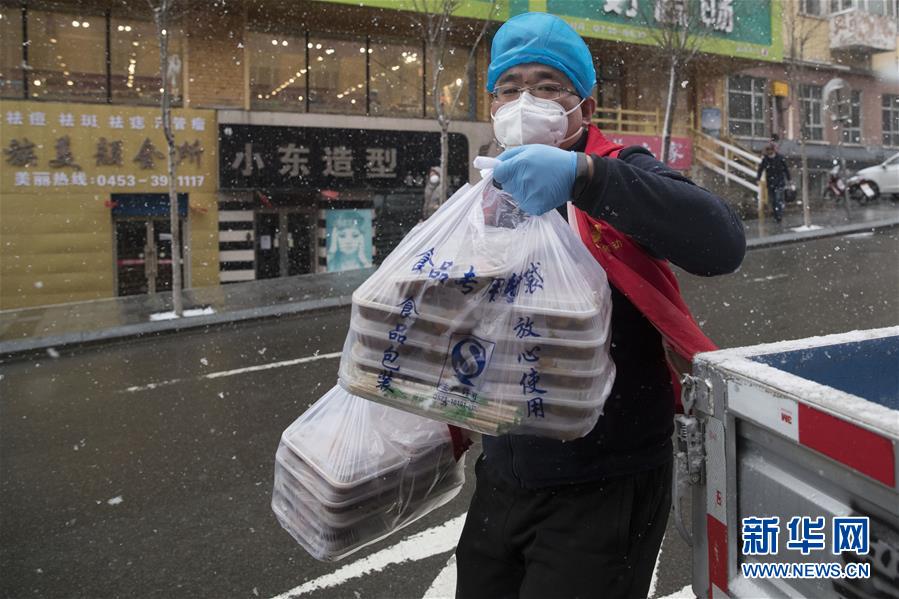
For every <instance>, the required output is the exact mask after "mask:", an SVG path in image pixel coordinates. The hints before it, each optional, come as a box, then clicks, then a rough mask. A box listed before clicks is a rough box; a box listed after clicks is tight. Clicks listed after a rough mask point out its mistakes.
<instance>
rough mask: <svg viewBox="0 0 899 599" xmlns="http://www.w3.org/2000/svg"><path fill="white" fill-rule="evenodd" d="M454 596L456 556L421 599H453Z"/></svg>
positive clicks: (453, 555) (451, 557) (453, 556)
mask: <svg viewBox="0 0 899 599" xmlns="http://www.w3.org/2000/svg"><path fill="white" fill-rule="evenodd" d="M455 596H456V554H455V553H454V554H452V555H451V556H450V558H449V561H448V562H446V565H445V566H444V567H443V570H441V571H440V574H438V575H437V578H435V579H434V582H432V583H431V586H430V587H428V590H427V591H425V594H424V597H422V599H453V598H454V597H455Z"/></svg>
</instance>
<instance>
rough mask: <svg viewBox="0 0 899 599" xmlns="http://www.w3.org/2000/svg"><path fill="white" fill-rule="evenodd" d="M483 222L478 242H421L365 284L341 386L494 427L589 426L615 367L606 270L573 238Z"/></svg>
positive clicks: (559, 433) (481, 427)
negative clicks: (554, 238) (548, 238)
mask: <svg viewBox="0 0 899 599" xmlns="http://www.w3.org/2000/svg"><path fill="white" fill-rule="evenodd" d="M558 220H559V221H560V222H562V219H561V218H559V219H558ZM426 224H427V223H426ZM477 225H478V226H479V227H480V229H479V232H478V233H477V234H474V235H469V236H468V237H469V238H471V239H472V240H473V241H472V242H471V243H468V244H466V243H463V242H460V241H459V240H460V239H461V240H464V239H466V235H457V236H456V237H450V238H449V239H446V240H444V241H443V244H442V245H440V244H438V243H437V242H436V241H435V240H434V239H432V238H431V239H428V238H422V239H419V240H417V248H416V249H415V250H413V251H409V252H407V256H406V257H405V259H403V257H396V256H395V254H396V252H395V254H392V255H391V257H390V259H389V260H388V261H385V263H384V265H382V267H381V268H380V269H379V270H378V272H377V273H375V275H374V276H372V277H371V278H370V279H368V281H366V282H365V283H364V284H363V285H362V286H361V287H359V289H357V290H356V292H355V293H354V294H353V308H352V316H351V320H350V333H349V335H348V336H347V341H346V344H345V346H344V351H343V356H342V359H341V365H340V374H339V377H340V384H341V385H342V386H343V387H344V388H346V389H347V390H349V391H350V392H351V393H353V394H356V395H359V396H361V397H365V398H367V399H371V400H373V401H377V402H380V403H383V404H386V405H390V406H394V407H397V408H400V409H403V410H406V411H409V412H413V413H416V414H420V415H422V416H426V417H428V418H433V419H437V420H440V421H443V422H446V423H450V424H454V425H458V426H460V427H462V428H465V429H468V430H473V431H477V432H481V433H486V434H490V435H497V434H503V433H518V434H523V433H524V434H536V435H540V436H544V437H552V438H557V439H563V440H568V439H574V438H578V437H581V436H583V435H585V434H586V433H587V432H589V431H590V430H591V429H592V428H593V426H594V425H595V424H596V420H597V419H598V417H599V415H600V413H601V411H602V406H603V403H604V401H605V398H606V397H607V395H608V393H609V391H610V389H611V385H612V382H613V380H614V374H615V367H614V364H613V363H612V361H611V359H610V358H609V355H608V346H609V317H610V312H611V302H610V300H609V293H610V292H609V288H608V284H607V282H606V280H605V276H604V273H603V272H602V270H601V269H599V268H598V267H597V265H596V262H595V260H594V259H593V258H592V257H591V256H590V255H589V253H587V250H586V249H585V248H584V247H583V245H582V244H581V243H580V242H579V241H578V240H577V239H576V238H575V237H574V236H573V235H571V236H568V237H563V238H562V239H561V240H558V239H557V241H559V242H558V243H556V244H553V243H551V242H549V241H547V242H546V243H542V242H541V239H542V237H543V236H541V237H538V238H537V239H534V238H533V236H532V237H531V238H528V227H527V223H524V224H522V223H518V225H517V228H515V229H509V228H505V227H489V226H484V224H483V223H477ZM562 225H563V226H564V223H562ZM566 232H567V231H566ZM532 233H534V235H537V232H532ZM413 241H414V240H412V239H407V242H409V243H412V242H413ZM528 247H529V248H531V249H530V250H529V251H524V250H523V249H522V248H528ZM441 248H442V249H441ZM580 253H585V254H587V255H586V256H583V257H581V259H580V260H576V259H572V257H571V255H572V254H574V255H576V256H579V255H580Z"/></svg>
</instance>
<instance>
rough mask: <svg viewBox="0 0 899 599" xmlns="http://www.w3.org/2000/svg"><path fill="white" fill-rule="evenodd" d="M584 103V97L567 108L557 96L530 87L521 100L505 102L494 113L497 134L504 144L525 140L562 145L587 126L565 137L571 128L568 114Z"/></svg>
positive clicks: (526, 141) (513, 144) (523, 141)
mask: <svg viewBox="0 0 899 599" xmlns="http://www.w3.org/2000/svg"><path fill="white" fill-rule="evenodd" d="M583 103H584V100H581V101H580V102H578V104H577V106H575V107H574V108H572V109H571V110H568V111H566V110H565V108H564V107H563V106H562V105H561V104H559V103H558V102H556V101H554V100H543V99H541V98H535V97H534V96H532V95H531V94H530V93H528V92H526V91H525V92H521V96H519V98H518V99H517V100H515V101H514V102H509V103H508V104H505V105H503V106H502V107H500V109H499V110H497V111H496V114H494V115H493V117H492V118H493V134H494V135H495V136H496V141H498V142H499V143H500V144H501V145H502V146H503V147H504V148H510V147H513V146H522V145H524V144H545V145H548V146H556V147H559V146H560V145H562V144H563V143H565V142H566V141H568V140H570V139H573V138H574V137H576V136H577V135H580V133H581V130H582V129H583V127H579V128H578V130H577V131H575V133H574V135H569V136H568V137H565V133H567V132H568V115H569V114H571V113H572V112H574V111H575V110H577V109H578V108H580V106H581V104H583Z"/></svg>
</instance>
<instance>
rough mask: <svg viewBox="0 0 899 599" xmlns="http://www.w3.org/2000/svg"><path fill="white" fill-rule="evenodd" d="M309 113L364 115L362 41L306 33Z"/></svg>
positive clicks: (364, 53)
mask: <svg viewBox="0 0 899 599" xmlns="http://www.w3.org/2000/svg"><path fill="white" fill-rule="evenodd" d="M306 48H307V49H308V50H309V111H310V112H328V113H338V114H365V112H366V78H365V71H366V62H367V57H368V53H369V51H370V49H369V48H368V44H367V43H366V41H365V39H362V40H350V39H339V38H334V37H325V36H322V35H320V34H312V33H310V34H309V42H308V43H307V44H306Z"/></svg>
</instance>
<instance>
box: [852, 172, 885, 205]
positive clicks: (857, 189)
mask: <svg viewBox="0 0 899 599" xmlns="http://www.w3.org/2000/svg"><path fill="white" fill-rule="evenodd" d="M849 197H850V198H852V199H853V200H855V201H856V202H858V203H859V204H867V203H868V202H875V201H877V199H878V198H880V189H878V187H877V184H876V183H874V182H873V181H867V180H865V179H862V178H861V177H859V176H858V175H856V176H854V177H849Z"/></svg>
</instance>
